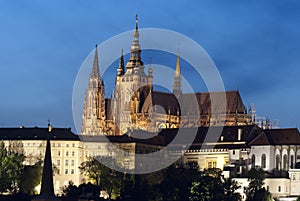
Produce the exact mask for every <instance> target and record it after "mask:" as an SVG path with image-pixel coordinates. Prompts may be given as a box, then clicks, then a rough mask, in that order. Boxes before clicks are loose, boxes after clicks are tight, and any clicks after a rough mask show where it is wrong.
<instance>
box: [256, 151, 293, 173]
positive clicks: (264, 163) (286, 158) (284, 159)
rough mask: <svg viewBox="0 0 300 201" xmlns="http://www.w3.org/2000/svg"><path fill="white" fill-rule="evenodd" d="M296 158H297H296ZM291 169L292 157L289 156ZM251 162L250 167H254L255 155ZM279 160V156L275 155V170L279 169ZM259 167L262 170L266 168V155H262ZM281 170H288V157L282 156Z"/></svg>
mask: <svg viewBox="0 0 300 201" xmlns="http://www.w3.org/2000/svg"><path fill="white" fill-rule="evenodd" d="M297 158H298V156H297ZM290 160H291V167H292V168H293V167H294V155H291V158H290ZM251 161H252V164H251V165H252V167H255V165H256V164H255V155H254V154H253V155H252V157H251ZM280 164H281V160H280V156H279V154H277V155H276V159H275V165H276V169H280V168H281V165H280ZM260 166H261V167H262V168H266V155H265V154H262V156H261V164H260ZM283 169H284V170H287V169H288V156H287V155H286V154H284V155H283Z"/></svg>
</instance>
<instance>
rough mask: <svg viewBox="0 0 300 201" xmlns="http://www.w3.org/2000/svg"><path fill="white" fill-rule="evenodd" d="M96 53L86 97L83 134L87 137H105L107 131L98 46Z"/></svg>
mask: <svg viewBox="0 0 300 201" xmlns="http://www.w3.org/2000/svg"><path fill="white" fill-rule="evenodd" d="M94 52H95V54H94V60H93V66H92V72H91V75H90V79H89V87H88V90H87V92H86V93H85V96H84V111H83V115H82V128H81V133H82V134H87V135H104V134H105V130H106V114H105V96H104V83H103V80H102V79H101V76H100V72H99V61H98V46H97V45H96V48H95V51H94Z"/></svg>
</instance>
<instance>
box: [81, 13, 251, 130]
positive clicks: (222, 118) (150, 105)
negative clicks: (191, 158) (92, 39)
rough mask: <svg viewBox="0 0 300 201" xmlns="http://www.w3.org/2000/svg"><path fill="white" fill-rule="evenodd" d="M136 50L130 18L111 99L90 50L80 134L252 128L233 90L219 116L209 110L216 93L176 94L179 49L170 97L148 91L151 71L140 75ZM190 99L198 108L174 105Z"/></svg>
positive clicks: (142, 69)
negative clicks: (130, 37)
mask: <svg viewBox="0 0 300 201" xmlns="http://www.w3.org/2000/svg"><path fill="white" fill-rule="evenodd" d="M141 51H142V50H141V47H140V44H139V29H138V19H137V18H136V25H135V30H134V34H133V43H132V46H131V49H130V59H129V61H128V62H127V64H126V66H125V61H124V56H123V53H122V55H121V57H120V62H119V66H118V68H117V72H116V74H117V75H116V84H115V90H114V94H113V97H112V98H105V93H104V81H103V80H102V78H101V76H100V73H99V63H98V50H97V46H96V49H95V55H94V61H93V67H92V72H91V75H90V79H89V84H88V90H87V92H86V93H85V96H84V109H83V114H82V130H81V134H82V135H122V134H124V133H126V132H127V131H128V130H131V129H141V130H145V131H149V132H156V131H157V130H158V129H163V128H179V127H201V126H214V125H216V126H217V125H226V126H236V125H249V124H252V117H251V116H252V115H251V113H250V114H247V110H246V107H245V106H244V104H243V101H242V99H241V97H240V94H239V92H238V91H227V92H226V102H227V103H226V111H225V112H223V113H221V114H220V113H219V114H213V113H212V112H211V108H212V104H211V98H210V97H211V95H212V94H214V95H217V94H218V93H219V92H213V93H208V92H204V93H194V94H184V93H182V89H181V74H180V54H179V51H178V55H177V60H176V66H175V69H176V70H175V75H174V85H173V93H167V92H160V91H153V75H152V73H153V69H152V67H151V66H150V68H149V69H148V72H147V73H146V72H145V66H144V63H143V61H142V58H141ZM174 63H175V61H174ZM192 96H193V97H195V98H196V100H197V107H198V109H195V108H194V107H195V106H193V104H191V105H189V104H179V103H185V102H187V103H188V101H189V99H190V98H191V97H192ZM183 105H184V107H185V108H184V112H182V108H181V107H183Z"/></svg>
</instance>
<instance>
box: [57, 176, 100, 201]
mask: <svg viewBox="0 0 300 201" xmlns="http://www.w3.org/2000/svg"><path fill="white" fill-rule="evenodd" d="M62 192H63V194H62V197H63V198H69V199H72V198H73V199H76V200H77V198H79V197H82V196H86V197H87V196H88V195H90V198H98V197H99V192H100V187H99V186H96V185H93V184H91V183H87V184H85V183H84V184H80V185H79V186H76V185H74V183H73V182H72V181H69V184H68V185H67V186H64V187H63V188H62Z"/></svg>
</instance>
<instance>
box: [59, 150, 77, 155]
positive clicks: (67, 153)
mask: <svg viewBox="0 0 300 201" xmlns="http://www.w3.org/2000/svg"><path fill="white" fill-rule="evenodd" d="M57 156H61V152H60V151H57ZM66 156H69V151H66ZM71 156H75V151H72V152H71Z"/></svg>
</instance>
